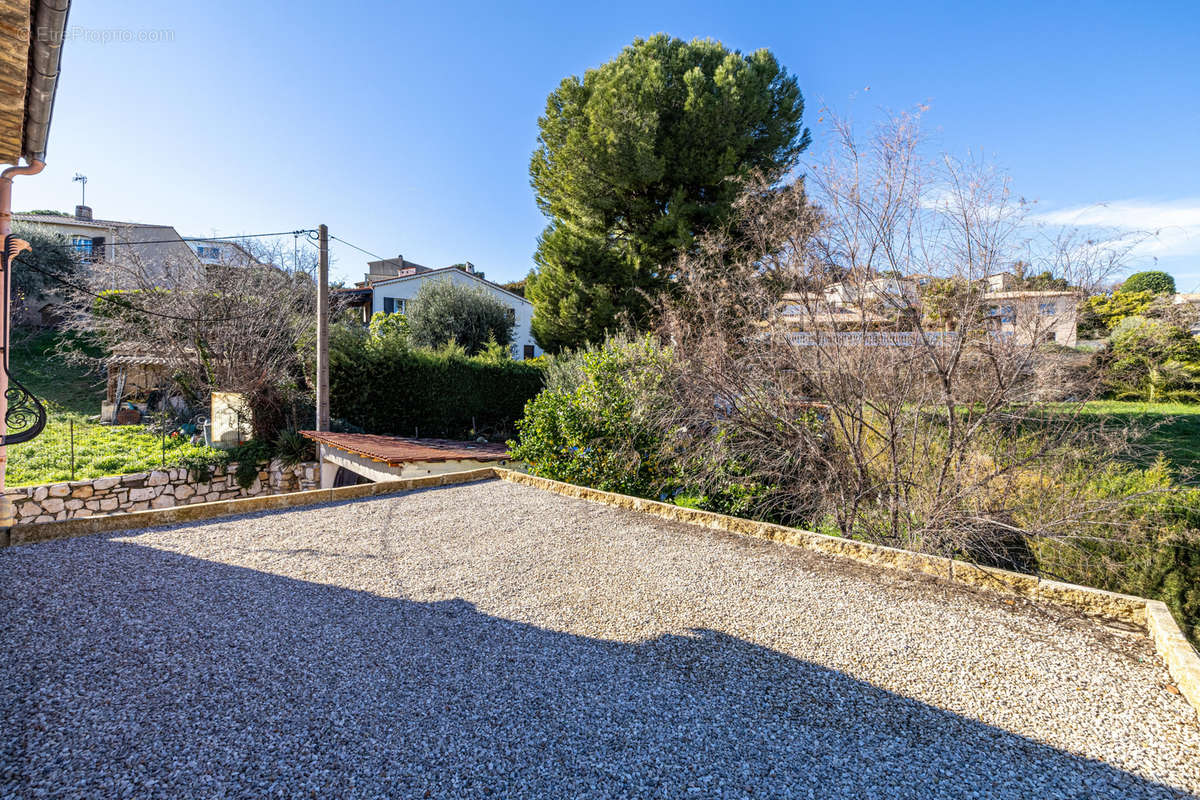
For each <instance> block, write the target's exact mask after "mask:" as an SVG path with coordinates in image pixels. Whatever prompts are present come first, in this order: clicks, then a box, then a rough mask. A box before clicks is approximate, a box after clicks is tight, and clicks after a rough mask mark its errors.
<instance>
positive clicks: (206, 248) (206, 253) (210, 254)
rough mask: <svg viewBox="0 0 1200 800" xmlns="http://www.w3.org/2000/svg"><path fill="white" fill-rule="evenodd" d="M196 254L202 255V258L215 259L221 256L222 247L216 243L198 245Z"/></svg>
mask: <svg viewBox="0 0 1200 800" xmlns="http://www.w3.org/2000/svg"><path fill="white" fill-rule="evenodd" d="M196 255H198V256H200V257H201V258H210V259H212V260H214V261H215V260H217V259H219V258H220V257H221V248H220V247H217V246H216V245H203V244H202V245H197V246H196Z"/></svg>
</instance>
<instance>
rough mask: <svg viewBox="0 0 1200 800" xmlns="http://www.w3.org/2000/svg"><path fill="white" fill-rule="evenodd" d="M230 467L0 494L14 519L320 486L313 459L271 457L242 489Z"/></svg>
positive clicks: (42, 519) (168, 471) (146, 507)
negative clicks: (290, 461) (203, 476)
mask: <svg viewBox="0 0 1200 800" xmlns="http://www.w3.org/2000/svg"><path fill="white" fill-rule="evenodd" d="M236 472H237V464H230V465H229V466H227V467H215V468H214V469H213V472H212V475H211V476H210V477H209V479H208V480H205V481H199V482H198V481H196V480H194V479H193V476H192V475H191V474H190V473H189V472H188V470H186V469H184V468H182V467H174V468H169V469H160V470H154V471H152V472H136V473H134V474H132V475H114V476H112V477H109V478H92V479H90V480H84V481H72V482H70V483H50V484H44V485H42V486H22V487H19V488H16V489H9V490H8V491H7V492H5V495H6V496H7V497H8V499H9V501H10V502H11V503H12V504H13V517H14V520H15V522H17V523H18V524H20V523H27V522H54V521H57V520H64V519H77V518H79V517H92V516H103V515H107V514H122V513H125V512H129V511H146V510H149V509H152V508H171V507H173V506H182V505H190V504H192V503H207V502H212V501H215V500H233V499H235V498H238V497H257V496H260V495H269V494H283V493H285V492H297V491H303V490H306V489H318V488H320V486H321V467H320V465H319V464H317V463H316V462H315V461H310V462H307V463H304V464H297V465H295V466H293V467H285V466H283V465H282V464H280V463H279V462H278V461H272V462H271V463H270V464H269V465H267V467H266V468H264V469H260V470H259V472H258V477H257V478H255V480H254V483H252V484H250V486H249V487H248V488H246V489H243V488H242V487H241V486H239V485H238V482H237V476H236Z"/></svg>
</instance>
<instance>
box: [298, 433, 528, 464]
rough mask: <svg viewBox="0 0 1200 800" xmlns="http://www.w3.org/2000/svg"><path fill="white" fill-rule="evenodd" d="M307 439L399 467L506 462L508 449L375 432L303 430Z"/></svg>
mask: <svg viewBox="0 0 1200 800" xmlns="http://www.w3.org/2000/svg"><path fill="white" fill-rule="evenodd" d="M301 434H302V435H304V436H306V437H307V438H309V439H311V440H313V441H314V442H318V443H320V444H325V445H328V446H330V447H335V448H337V449H338V450H344V451H345V452H347V453H352V454H354V455H357V456H362V457H364V458H369V459H372V460H374V461H381V462H383V463H386V464H387V465H388V466H389V467H398V466H400V465H401V464H408V463H412V462H418V461H458V460H473V461H503V460H505V459H508V458H509V457H510V456H509V454H508V448H506V447H505V446H504V445H502V444H493V443H491V442H488V443H479V442H456V441H452V440H450V439H412V438H406V437H402V436H379V435H377V434H372V433H328V432H317V431H301Z"/></svg>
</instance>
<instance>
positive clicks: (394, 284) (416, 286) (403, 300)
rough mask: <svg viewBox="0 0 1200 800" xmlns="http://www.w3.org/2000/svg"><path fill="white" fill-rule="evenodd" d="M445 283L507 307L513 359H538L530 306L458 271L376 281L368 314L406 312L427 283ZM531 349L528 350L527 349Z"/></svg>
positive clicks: (505, 292) (441, 271)
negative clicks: (473, 289)
mask: <svg viewBox="0 0 1200 800" xmlns="http://www.w3.org/2000/svg"><path fill="white" fill-rule="evenodd" d="M437 280H448V281H451V282H453V283H456V284H459V285H460V286H478V287H481V288H483V290H484V291H486V292H488V293H489V294H491V295H492V296H493V297H495V298H496V299H497V300H499V301H500V302H501V303H503V304H504V305H506V306H508V307H509V308H511V309H512V310H513V312H514V314H515V317H516V324H515V325H514V326H513V337H512V342H511V343H510V345H511V347H510V349H511V351H512V354H513V358H515V359H517V360H521V359H523V358H525V356H526V354H527V353H532V354H533V356H540V355H541V354H542V349H541V348H540V347H538V344H537V342H536V341H534V338H533V304H532V303H530V302H529V301H528V300H526V299H525V298H523V297H518V296H517V295H515V294H513V293H511V292H508V291H505V290H504V289H501V288H500V287H499V286H496V285H495V284H493V283H489V282H488V281H485V280H483V279H482V278H480V277H478V276H476V275H471V274H469V273H467V272H464V271H462V270H460V269H439V270H433V271H432V272H424V273H421V274H418V275H411V276H408V277H404V278H396V279H393V280H387V281H376V282H375V283H373V284H372V285H371V288H372V290H373V291H372V294H371V313H372V314H376V313H379V312H389V313H390V312H401V313H404V312H406V311H407V310H408V308H409V306H408V304H409V303H411V302H412V300H413V299H414V298H416V296H417V292H418V291H420V289H421V286H423V285H424V284H425V283H426V282H427V281H437ZM527 348H532V350H530V349H527Z"/></svg>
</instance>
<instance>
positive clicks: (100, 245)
mask: <svg viewBox="0 0 1200 800" xmlns="http://www.w3.org/2000/svg"><path fill="white" fill-rule="evenodd" d="M103 260H104V237H103V236H94V237H92V261H103Z"/></svg>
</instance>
